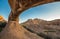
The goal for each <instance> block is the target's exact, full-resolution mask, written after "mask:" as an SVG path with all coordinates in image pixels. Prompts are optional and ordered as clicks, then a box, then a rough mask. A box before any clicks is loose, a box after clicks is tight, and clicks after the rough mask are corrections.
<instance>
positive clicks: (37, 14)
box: [19, 2, 60, 23]
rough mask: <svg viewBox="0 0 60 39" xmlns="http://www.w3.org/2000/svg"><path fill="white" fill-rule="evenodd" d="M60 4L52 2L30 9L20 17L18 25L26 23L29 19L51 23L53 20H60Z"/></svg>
mask: <svg viewBox="0 0 60 39" xmlns="http://www.w3.org/2000/svg"><path fill="white" fill-rule="evenodd" d="M59 4H60V2H53V3H48V4H43V5H40V6H37V7H34V8H30V9H28V10H26V11H24V12H23V13H22V14H21V15H20V16H19V18H20V20H21V21H19V22H20V23H23V22H26V21H27V20H29V19H36V18H37V19H42V20H46V21H51V20H55V19H60V14H59V13H60V9H59V8H60V6H59Z"/></svg>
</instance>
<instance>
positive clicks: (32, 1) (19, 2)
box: [9, 0, 60, 21]
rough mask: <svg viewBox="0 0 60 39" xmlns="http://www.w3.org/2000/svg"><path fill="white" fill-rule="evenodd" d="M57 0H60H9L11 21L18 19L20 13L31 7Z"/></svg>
mask: <svg viewBox="0 0 60 39" xmlns="http://www.w3.org/2000/svg"><path fill="white" fill-rule="evenodd" d="M56 1H60V0H9V4H10V6H11V13H10V15H9V21H18V17H19V15H20V14H21V13H22V12H24V11H25V10H27V9H29V8H32V7H36V6H38V5H42V4H47V3H51V2H56Z"/></svg>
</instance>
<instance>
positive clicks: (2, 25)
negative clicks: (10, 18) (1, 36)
mask: <svg viewBox="0 0 60 39" xmlns="http://www.w3.org/2000/svg"><path fill="white" fill-rule="evenodd" d="M6 24H7V22H0V32H1V31H2V29H3V28H4V27H5V26H6Z"/></svg>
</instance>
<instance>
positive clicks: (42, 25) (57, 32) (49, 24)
mask: <svg viewBox="0 0 60 39" xmlns="http://www.w3.org/2000/svg"><path fill="white" fill-rule="evenodd" d="M22 25H23V27H24V28H26V29H27V30H29V31H31V32H34V33H36V34H40V33H42V34H40V36H42V37H43V38H45V37H44V36H47V37H48V36H49V37H50V38H52V39H53V38H54V39H58V38H60V19H56V20H52V21H45V20H41V19H33V20H32V19H29V20H28V21H26V22H24V23H22ZM47 32H48V34H47Z"/></svg>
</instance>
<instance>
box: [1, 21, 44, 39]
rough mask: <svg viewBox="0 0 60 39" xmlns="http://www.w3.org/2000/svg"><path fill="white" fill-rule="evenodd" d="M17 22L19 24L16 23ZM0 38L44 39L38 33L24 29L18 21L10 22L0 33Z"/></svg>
mask: <svg viewBox="0 0 60 39" xmlns="http://www.w3.org/2000/svg"><path fill="white" fill-rule="evenodd" d="M16 24H17V25H16ZM0 39H43V38H41V37H39V36H38V35H36V34H34V33H31V32H29V31H27V30H26V29H24V28H23V27H22V26H21V25H19V24H18V23H17V22H14V21H13V22H9V23H8V25H7V26H6V27H5V28H4V31H2V32H1V33H0Z"/></svg>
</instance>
